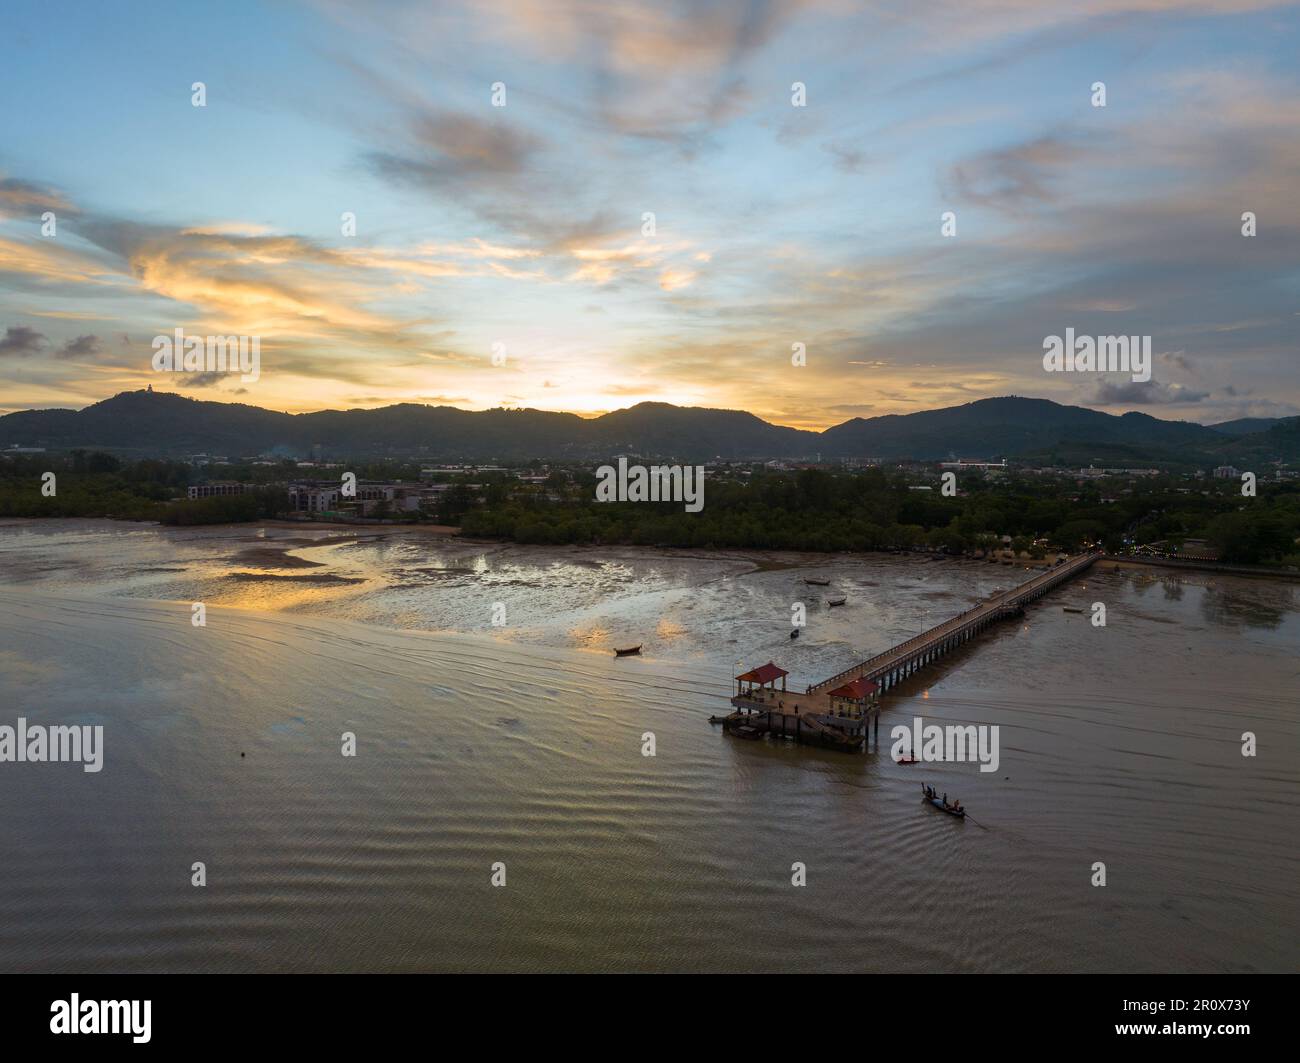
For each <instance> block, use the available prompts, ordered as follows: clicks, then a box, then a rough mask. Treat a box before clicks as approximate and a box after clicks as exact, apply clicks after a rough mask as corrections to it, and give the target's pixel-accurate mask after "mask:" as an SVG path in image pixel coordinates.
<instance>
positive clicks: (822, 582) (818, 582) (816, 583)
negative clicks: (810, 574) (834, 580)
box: [804, 577, 831, 587]
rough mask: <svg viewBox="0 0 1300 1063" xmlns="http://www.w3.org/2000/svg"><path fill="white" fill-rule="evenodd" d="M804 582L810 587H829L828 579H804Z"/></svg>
mask: <svg viewBox="0 0 1300 1063" xmlns="http://www.w3.org/2000/svg"><path fill="white" fill-rule="evenodd" d="M804 582H805V583H806V584H808V586H810V587H829V586H830V585H831V581H830V580H828V579H808V578H807V577H805V578H804Z"/></svg>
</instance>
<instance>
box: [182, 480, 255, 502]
mask: <svg viewBox="0 0 1300 1063" xmlns="http://www.w3.org/2000/svg"><path fill="white" fill-rule="evenodd" d="M256 486H257V485H256V484H245V483H238V482H236V481H234V480H214V481H213V482H212V483H207V484H191V485H190V487H189V490H188V491H187V494H188V495H189V498H190V501H193V500H194V499H196V498H217V497H219V496H221V495H242V494H244V493H245V492H248V491H251V490H253V488H254V487H256Z"/></svg>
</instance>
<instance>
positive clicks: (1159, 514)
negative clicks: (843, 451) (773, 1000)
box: [0, 451, 1300, 566]
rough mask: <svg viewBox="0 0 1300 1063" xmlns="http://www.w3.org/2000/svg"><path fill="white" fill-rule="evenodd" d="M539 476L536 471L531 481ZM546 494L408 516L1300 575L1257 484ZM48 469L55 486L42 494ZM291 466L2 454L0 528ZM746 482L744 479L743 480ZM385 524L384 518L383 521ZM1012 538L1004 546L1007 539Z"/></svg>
mask: <svg viewBox="0 0 1300 1063" xmlns="http://www.w3.org/2000/svg"><path fill="white" fill-rule="evenodd" d="M540 467H541V466H540V465H537V466H535V467H534V471H537V470H538V469H539V468H540ZM549 470H550V471H549V474H548V478H547V480H546V481H545V482H544V483H537V484H524V483H521V482H520V481H519V480H517V479H516V478H514V477H513V476H508V475H505V474H501V473H478V474H474V475H473V476H467V475H455V474H449V475H447V476H445V477H442V479H443V480H444V481H446V482H450V483H451V485H452V486H451V489H450V490H448V491H447V492H446V493H445V494H444V495H443V496H442V497H441V498H440V499H439V502H438V509H437V512H436V514H432V515H429V514H425V515H423V517H421V515H417V514H411V515H407V514H393V516H394V517H395V518H396V519H401V520H412V521H416V520H420V519H424V520H428V519H430V516H432V518H433V519H435V520H437V521H438V522H440V523H444V524H458V525H460V526H461V527H462V530H463V533H464V534H466V535H469V536H475V537H481V538H500V539H508V540H513V541H515V542H520V543H555V544H558V543H595V544H599V543H628V544H639V545H652V546H672V547H697V548H706V547H718V548H740V549H778V550H810V551H861V550H900V549H901V550H910V549H931V550H943V551H947V552H949V553H969V552H977V551H981V550H989V549H995V548H999V547H1005V546H1007V545H1009V546H1010V547H1011V548H1012V549H1013V550H1015V551H1016V552H1017V553H1022V554H1029V555H1030V556H1033V557H1043V556H1045V555H1046V553H1047V551H1048V550H1049V549H1053V548H1063V549H1066V550H1071V551H1073V550H1078V549H1081V548H1084V547H1087V546H1091V545H1094V544H1101V545H1103V546H1104V547H1105V548H1106V549H1107V550H1108V551H1111V552H1113V553H1122V552H1124V551H1126V550H1128V549H1131V548H1132V547H1133V546H1135V545H1138V544H1142V543H1153V542H1157V541H1162V542H1165V543H1167V544H1170V545H1171V546H1173V547H1178V546H1181V545H1182V543H1183V542H1184V541H1186V540H1189V539H1205V540H1208V541H1209V543H1210V544H1211V545H1212V546H1213V547H1215V548H1216V549H1217V550H1218V552H1219V555H1220V558H1221V559H1222V560H1223V561H1224V562H1228V563H1236V564H1265V565H1286V566H1300V548H1297V546H1296V540H1297V537H1298V536H1300V483H1294V482H1285V483H1276V482H1268V481H1265V482H1261V483H1260V485H1259V496H1258V497H1257V498H1243V497H1242V496H1241V490H1240V485H1239V484H1238V483H1237V482H1236V481H1222V480H1210V481H1207V480H1204V479H1193V478H1188V477H1183V476H1175V475H1163V476H1156V477H1150V478H1128V477H1122V476H1120V477H1114V478H1111V479H1100V480H1095V481H1093V480H1090V481H1087V482H1085V483H1083V484H1080V483H1079V482H1077V481H1076V480H1075V479H1073V478H1070V477H1053V476H1030V475H1008V476H1003V477H990V478H984V477H981V476H979V475H977V474H964V475H963V476H962V479H961V483H960V486H961V492H960V494H959V495H958V496H957V497H954V498H946V497H944V496H943V495H942V493H941V492H940V490H939V482H938V479H937V478H935V477H934V476H933V474H932V473H931V472H929V471H923V472H920V473H919V475H920V476H921V477H929V482H928V483H927V484H926V485H925V486H930V487H931V488H932V489H931V490H915V489H914V488H916V487H917V486H920V485H918V484H917V482H916V481H917V479H918V472H916V471H914V472H913V473H912V474H911V476H910V480H909V477H908V476H907V475H904V474H903V473H902V472H901V471H886V470H884V469H881V468H870V469H866V470H864V471H860V472H829V471H825V470H821V469H805V470H802V471H799V472H771V471H767V470H765V469H763V468H762V467H761V466H754V467H751V466H733V467H731V468H730V469H722V470H719V471H717V472H712V473H710V474H709V476H708V478H707V481H706V486H705V506H704V509H703V511H702V512H699V513H687V512H685V511H684V509H683V507H682V505H681V504H680V503H668V502H662V503H599V502H597V501H596V500H595V482H596V481H595V476H594V475H593V473H592V471H591V466H589V465H583V466H581V467H573V468H570V469H569V470H567V471H566V470H561V469H558V468H556V467H554V466H550V467H549ZM353 471H356V472H357V474H358V478H359V479H360V480H362V481H363V482H364V481H365V480H408V481H409V480H414V479H416V478H417V477H418V475H419V468H418V466H417V465H414V464H411V463H408V462H395V461H378V462H373V463H369V464H364V463H362V464H357V465H356V466H354V467H353ZM46 472H54V473H55V475H56V476H57V484H58V491H57V493H56V494H55V496H54V497H52V498H47V497H45V496H44V495H42V493H41V483H42V475H43V474H44V473H46ZM313 473H317V474H318V475H333V473H326V472H325V471H324V470H314V469H313V470H305V469H300V468H298V467H297V465H296V463H295V462H292V461H285V462H282V463H280V464H278V465H267V464H259V465H252V464H249V465H230V466H222V467H221V468H220V474H219V476H220V478H221V479H223V480H225V479H229V480H239V481H241V482H244V483H252V484H257V485H260V486H257V487H255V488H254V489H252V490H250V491H248V492H246V493H244V494H240V495H227V496H219V497H215V498H206V499H198V500H195V501H192V502H191V501H187V500H185V499H184V497H183V496H184V492H185V489H186V487H187V486H189V484H190V483H191V482H198V480H199V479H201V478H203V477H204V474H203V473H201V472H199V471H198V470H195V469H194V468H192V467H191V466H189V465H187V464H184V463H182V462H171V461H158V460H143V461H136V462H133V463H125V462H123V461H122V460H120V459H118V458H116V457H113V456H111V455H107V454H101V453H87V452H85V451H73V452H72V453H71V454H70V455H68V456H67V457H60V458H56V457H54V456H52V455H50V456H47V455H40V456H26V455H17V456H6V458H5V460H4V461H3V462H0V517H112V518H117V519H123V520H156V521H161V522H163V523H166V524H178V525H189V524H224V523H229V522H239V521H254V520H265V519H268V518H272V517H276V516H281V515H285V509H286V504H287V499H286V497H285V490H284V486H283V485H284V482H285V481H287V480H290V479H293V478H296V477H299V476H303V475H304V474H305V475H307V476H311V475H312V474H313ZM746 473H749V474H750V475H748V476H746V475H745V474H746ZM376 515H377V516H382V515H383V508H382V507H380V510H379V511H377V513H376ZM1003 537H1010V543H1007V542H1005V541H1004V538H1003Z"/></svg>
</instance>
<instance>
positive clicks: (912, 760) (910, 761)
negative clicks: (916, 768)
mask: <svg viewBox="0 0 1300 1063" xmlns="http://www.w3.org/2000/svg"><path fill="white" fill-rule="evenodd" d="M894 763H895V764H920V763H921V762H920V761H919V760H917V759H916V757H899V758H898V759H897V760H896V761H894Z"/></svg>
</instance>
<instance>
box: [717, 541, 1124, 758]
mask: <svg viewBox="0 0 1300 1063" xmlns="http://www.w3.org/2000/svg"><path fill="white" fill-rule="evenodd" d="M1099 556H1101V555H1100V554H1097V553H1089V554H1081V555H1079V556H1078V557H1073V558H1070V559H1069V560H1068V561H1065V562H1064V563H1062V564H1058V565H1055V566H1053V567H1052V568H1049V569H1047V570H1046V571H1044V572H1040V573H1039V574H1038V575H1037V576H1035V577H1034V578H1033V579H1031V580H1029V581H1028V582H1026V583H1022V584H1020V585H1019V586H1018V587H1012V588H1010V589H1009V590H1005V591H1001V592H1000V593H998V594H995V595H993V596H991V597H990V598H988V599H986V600H985V601H983V602H981V603H980V604H979V605H976V606H973V607H971V608H970V609H967V610H966V611H965V612H964V613H961V614H960V615H958V616H954V617H953V618H952V619H951V620H947V621H945V622H944V623H942V624H939V625H937V626H936V627H932V628H930V629H929V630H928V631H923V632H921V634H919V635H916V636H915V637H913V638H910V639H908V640H907V641H906V642H900V643H899V644H898V645H897V646H893V647H891V648H890V649H888V650H885V651H884V652H883V653H878V654H876V655H875V656H874V657H870V658H868V659H867V660H865V661H859V662H858V663H857V664H855V665H853V666H852V667H850V668H846V669H844V671H842V672H840V673H839V674H838V675H833V676H831V677H830V678H829V679H824V680H822V681H821V682H820V683H815V684H813V685H812V686H810V687H808V688H807V690H806V691H805V692H803V693H802V694H801V693H799V692H798V691H792V690H786V689H784V688H783V689H781V690H778V689H776V684H775V682H772V683H771V685H770V686H769V685H760V686H758V687H754V686H753V685H752V684H751V687H750V689H748V690H744V691H741V690H739V689H738V690H737V693H736V696H735V697H733V698H732V699H731V704H732V705H733V706H734V707H735V710H736V711H735V712H732V713H731V714H730V715H728V716H714V717H712V718H711V719H710V722H711V723H720V724H722V725H723V726H724V727H725V728H726V729H727V730H728V731H733V733H735V729H736V728H744V730H743V731H740V732H739V733H740V734H742V735H744V736H745V737H753V736H754V735H753V733H752V732H755V731H756V732H759V733H760V734H774V735H781V736H785V737H788V738H794V739H795V740H796V741H799V742H809V743H812V744H816V745H824V746H828V747H830V748H834V749H844V750H850V751H857V750H859V749H861V748H863V746H864V744H866V743H867V741H868V739H869V738H870V737H871V735H870V734H869V732H868V727H869V725H870V724H871V723H873V722H874V728H873V730H875V732H876V741H877V744H879V728H880V703H879V699H878V697H875V696H873V697H872V698H871V700H870V704H868V705H867V707H866V709H865V711H864V712H863V713H862V714H861V715H857V716H845V715H844V714H843V711H842V709H843V705H844V702H843V701H840V702H839V703H838V704H839V705H840V707H841V711H840V712H839V713H836V712H835V711H834V709H835V704H836V703H834V702H833V701H832V699H831V698H830V697H829V693H830V692H831V691H833V690H835V691H838V690H839V688H841V687H843V686H844V684H846V683H849V682H851V681H852V680H854V679H867V680H869V681H871V682H873V683H875V684H876V686H877V688H878V690H879V692H880V693H884V692H885V691H887V690H889V689H890V688H891V687H894V686H897V685H898V684H899V683H900V682H902V681H903V680H904V679H906V678H907V677H908V676H910V675H911V674H912V673H914V672H916V671H917V670H918V669H920V668H924V667H925V666H926V665H927V664H930V663H931V662H932V661H934V660H937V659H938V658H939V657H941V656H943V655H944V654H945V653H949V652H951V651H952V650H955V649H956V648H957V647H958V646H961V645H962V644H963V643H965V642H968V641H969V640H971V639H973V638H975V637H976V636H977V635H979V634H981V633H982V632H983V631H985V630H986V629H987V628H989V627H991V626H992V625H993V624H995V623H997V622H998V621H999V620H1003V619H1006V618H1007V617H1010V616H1017V615H1019V614H1020V613H1021V612H1022V611H1023V610H1024V607H1025V605H1026V604H1027V603H1029V602H1032V601H1034V600H1035V599H1038V598H1041V597H1042V596H1043V595H1044V594H1046V593H1047V592H1048V591H1050V590H1052V589H1053V588H1054V587H1058V586H1060V585H1061V584H1062V583H1064V582H1066V581H1067V580H1070V579H1073V578H1074V577H1075V576H1077V575H1079V574H1080V573H1082V572H1084V571H1086V570H1087V569H1088V568H1089V567H1090V566H1091V565H1092V563H1093V562H1094V561H1096V560H1097V558H1098V557H1099ZM767 667H768V668H774V666H772V665H768V666H767ZM776 672H777V673H778V674H780V675H781V676H784V675H785V673H784V672H783V671H781V670H780V669H776ZM737 678H738V679H745V678H747V677H743V676H742V677H737ZM763 678H766V677H763ZM782 683H784V679H782ZM738 686H739V684H738ZM859 704H865V702H863V703H859ZM855 711H856V710H855Z"/></svg>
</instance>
